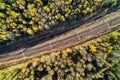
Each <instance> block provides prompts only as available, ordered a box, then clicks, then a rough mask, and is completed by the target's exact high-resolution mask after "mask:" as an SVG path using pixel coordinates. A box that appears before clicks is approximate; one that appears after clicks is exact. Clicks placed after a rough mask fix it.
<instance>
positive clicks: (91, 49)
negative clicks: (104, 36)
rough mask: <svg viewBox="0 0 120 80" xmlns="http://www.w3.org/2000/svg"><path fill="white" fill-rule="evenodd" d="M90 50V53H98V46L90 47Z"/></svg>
mask: <svg viewBox="0 0 120 80" xmlns="http://www.w3.org/2000/svg"><path fill="white" fill-rule="evenodd" d="M89 48H90V51H91V52H92V53H96V52H97V47H96V46H94V45H89Z"/></svg>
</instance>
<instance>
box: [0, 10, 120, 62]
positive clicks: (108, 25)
mask: <svg viewBox="0 0 120 80" xmlns="http://www.w3.org/2000/svg"><path fill="white" fill-rule="evenodd" d="M118 25H120V12H118V13H117V14H116V15H114V16H112V17H108V18H106V19H102V20H96V21H94V22H91V23H88V24H86V25H83V26H81V27H79V28H77V29H74V30H72V31H69V32H68V33H66V34H63V35H61V36H59V37H56V38H54V39H51V40H49V41H46V42H44V43H39V44H37V45H35V46H32V47H29V48H23V49H19V50H16V51H13V52H10V53H7V54H1V55H0V63H4V62H9V61H12V60H17V59H26V58H28V57H31V56H36V55H38V54H40V53H50V52H53V51H57V50H61V49H65V48H67V47H69V46H71V45H73V44H74V43H76V42H79V43H82V42H85V41H87V40H90V39H93V38H96V37H98V36H100V35H103V34H105V33H108V32H110V31H112V29H114V28H115V27H117V26H118Z"/></svg>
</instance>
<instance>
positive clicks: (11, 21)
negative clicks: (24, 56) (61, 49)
mask: <svg viewBox="0 0 120 80" xmlns="http://www.w3.org/2000/svg"><path fill="white" fill-rule="evenodd" d="M118 1H119V0H77V1H76V0H0V45H5V44H10V43H11V42H12V41H17V40H20V39H22V38H23V37H29V36H34V35H35V33H36V34H37V33H43V32H46V31H47V30H49V29H56V28H57V25H58V24H62V23H65V22H69V21H75V20H79V19H81V18H82V17H84V16H86V15H87V14H90V13H94V12H95V11H98V10H100V9H103V8H104V9H108V8H111V7H112V6H115V5H116V4H117V3H118Z"/></svg>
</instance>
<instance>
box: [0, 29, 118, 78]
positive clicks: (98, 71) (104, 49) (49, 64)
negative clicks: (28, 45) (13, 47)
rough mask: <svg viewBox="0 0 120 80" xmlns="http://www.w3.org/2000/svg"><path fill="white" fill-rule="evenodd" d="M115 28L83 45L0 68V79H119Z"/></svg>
mask: <svg viewBox="0 0 120 80" xmlns="http://www.w3.org/2000/svg"><path fill="white" fill-rule="evenodd" d="M118 28H119V29H118V30H116V31H114V32H111V33H109V34H107V35H104V36H101V37H99V38H97V39H95V40H93V41H90V42H87V43H85V44H77V45H74V46H72V47H69V48H66V49H64V50H59V51H56V52H52V53H50V54H44V55H40V56H37V57H34V58H30V59H28V60H26V62H24V63H21V64H17V65H16V66H11V67H7V68H4V69H1V70H0V80H120V65H119V64H120V27H118ZM12 63H14V62H12ZM15 63H17V62H15ZM10 65H11V63H10ZM0 67H5V65H0Z"/></svg>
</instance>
